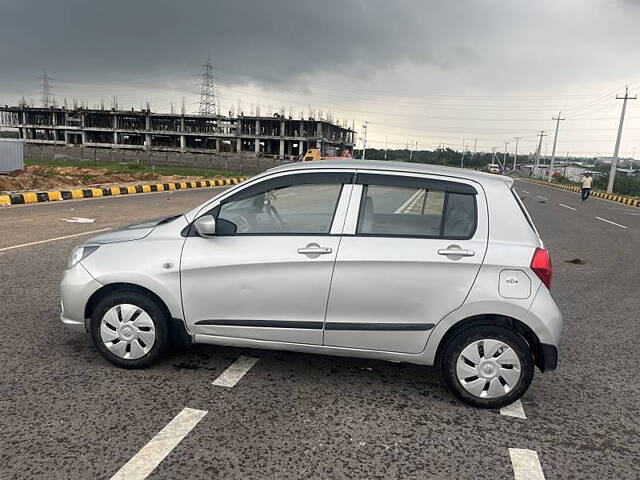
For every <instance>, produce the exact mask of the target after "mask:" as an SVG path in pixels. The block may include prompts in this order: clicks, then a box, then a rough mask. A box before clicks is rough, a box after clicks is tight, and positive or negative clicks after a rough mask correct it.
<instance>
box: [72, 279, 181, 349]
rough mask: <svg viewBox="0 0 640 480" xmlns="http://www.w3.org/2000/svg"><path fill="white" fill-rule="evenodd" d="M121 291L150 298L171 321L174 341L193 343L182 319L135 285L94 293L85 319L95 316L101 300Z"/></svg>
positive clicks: (118, 284) (113, 286)
mask: <svg viewBox="0 0 640 480" xmlns="http://www.w3.org/2000/svg"><path fill="white" fill-rule="evenodd" d="M119 291H133V292H137V293H140V294H142V295H145V296H146V297H149V298H150V299H151V300H153V301H154V302H156V303H157V304H158V306H159V307H160V308H161V309H162V310H163V311H164V313H165V315H166V317H167V319H168V321H169V335H170V336H171V337H172V339H173V340H174V341H175V342H176V343H179V344H180V345H189V344H191V343H192V337H191V334H190V333H189V332H188V331H187V329H186V327H185V323H184V321H183V320H182V319H181V318H176V317H175V316H173V315H172V314H171V310H170V309H169V307H168V306H167V304H166V302H165V301H164V300H162V298H161V297H160V296H159V295H158V294H156V293H155V292H154V291H152V290H150V289H149V288H147V287H143V286H141V285H137V284H134V283H127V282H114V283H109V284H107V285H104V286H102V287H101V288H99V289H98V290H96V291H95V292H93V294H92V295H91V296H90V297H89V300H88V301H87V304H86V305H85V309H84V318H85V319H90V318H91V315H92V314H93V311H94V310H95V308H96V306H97V305H98V303H100V300H102V299H103V298H105V297H106V296H107V295H110V294H112V293H114V292H119ZM87 330H88V328H87Z"/></svg>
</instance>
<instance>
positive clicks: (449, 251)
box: [438, 248, 476, 257]
mask: <svg viewBox="0 0 640 480" xmlns="http://www.w3.org/2000/svg"><path fill="white" fill-rule="evenodd" d="M475 254H476V252H474V251H473V250H462V249H461V248H442V249H440V250H438V255H446V256H449V255H455V256H458V257H473V256H474V255H475Z"/></svg>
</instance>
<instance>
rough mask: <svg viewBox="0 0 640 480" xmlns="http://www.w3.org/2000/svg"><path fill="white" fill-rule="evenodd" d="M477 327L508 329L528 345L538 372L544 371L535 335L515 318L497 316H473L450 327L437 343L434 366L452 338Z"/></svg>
mask: <svg viewBox="0 0 640 480" xmlns="http://www.w3.org/2000/svg"><path fill="white" fill-rule="evenodd" d="M479 325H497V326H501V327H504V328H508V329H509V330H511V331H513V332H514V333H516V334H518V335H520V336H521V337H522V338H523V339H524V340H525V341H526V342H527V344H528V345H529V348H530V350H531V353H532V355H533V358H534V362H535V365H536V366H537V367H538V368H539V369H540V371H542V372H544V371H545V365H546V363H545V358H544V356H545V352H544V349H543V347H542V343H541V342H540V339H539V338H538V336H537V335H536V333H535V332H534V331H533V330H532V329H531V328H530V327H529V326H528V325H526V324H525V323H524V322H522V321H520V320H518V319H517V318H514V317H510V316H507V315H498V314H482V315H473V316H470V317H467V318H464V319H462V320H460V321H458V322H456V323H454V324H453V325H451V326H450V327H449V328H448V329H447V330H446V332H445V333H444V335H443V336H442V338H441V339H440V341H439V342H438V346H437V348H436V352H435V357H434V364H435V365H439V364H440V360H441V355H442V351H443V350H444V349H445V346H446V345H447V344H448V343H449V341H450V340H451V339H452V338H454V337H455V336H456V335H458V334H459V333H460V332H462V331H464V330H466V329H468V328H471V327H476V326H479Z"/></svg>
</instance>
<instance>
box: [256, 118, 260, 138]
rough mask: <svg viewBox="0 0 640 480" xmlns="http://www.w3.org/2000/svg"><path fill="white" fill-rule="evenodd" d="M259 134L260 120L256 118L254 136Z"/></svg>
mask: <svg viewBox="0 0 640 480" xmlns="http://www.w3.org/2000/svg"><path fill="white" fill-rule="evenodd" d="M258 135H260V120H256V136H258Z"/></svg>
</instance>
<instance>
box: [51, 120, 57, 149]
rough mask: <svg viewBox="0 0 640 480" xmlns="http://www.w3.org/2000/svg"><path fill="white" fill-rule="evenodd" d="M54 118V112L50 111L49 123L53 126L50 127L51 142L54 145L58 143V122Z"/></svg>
mask: <svg viewBox="0 0 640 480" xmlns="http://www.w3.org/2000/svg"><path fill="white" fill-rule="evenodd" d="M57 120H58V119H57V118H56V112H51V125H53V128H52V129H51V133H52V134H53V144H54V145H56V144H57V143H58V130H57V129H56V125H57V124H58V122H57Z"/></svg>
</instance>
